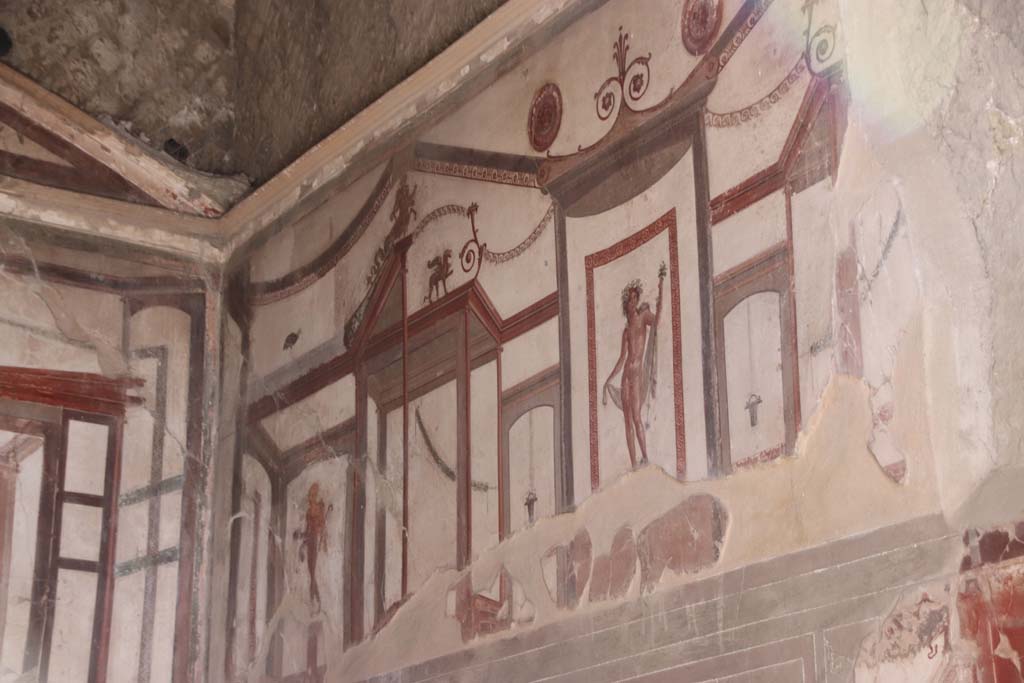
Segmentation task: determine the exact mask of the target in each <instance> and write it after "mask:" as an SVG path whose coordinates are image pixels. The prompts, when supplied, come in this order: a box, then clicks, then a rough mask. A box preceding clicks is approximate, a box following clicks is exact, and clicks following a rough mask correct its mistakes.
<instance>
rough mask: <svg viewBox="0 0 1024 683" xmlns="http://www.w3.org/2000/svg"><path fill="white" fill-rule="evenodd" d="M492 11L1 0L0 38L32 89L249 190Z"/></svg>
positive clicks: (392, 3) (400, 1)
mask: <svg viewBox="0 0 1024 683" xmlns="http://www.w3.org/2000/svg"><path fill="white" fill-rule="evenodd" d="M503 2H504V0H308V1H305V2H295V1H294V0H5V1H4V2H2V3H0V26H2V27H3V29H4V30H6V32H7V33H8V34H9V35H10V37H11V43H12V47H11V49H10V51H9V52H8V53H7V54H6V55H5V56H4V57H3V61H4V62H6V63H8V64H9V65H10V66H12V67H14V68H15V69H17V70H19V71H21V72H22V73H24V74H26V75H28V76H29V77H31V78H32V79H34V80H35V81H36V82H38V83H39V84H40V85H42V86H43V87H45V88H47V89H49V90H51V91H53V92H55V93H57V94H58V95H60V96H62V97H64V98H66V99H68V100H69V101H70V102H72V103H73V104H75V105H76V106H78V107H80V108H82V109H84V110H85V111H86V112H88V113H89V114H92V115H93V116H96V117H98V118H100V119H101V120H104V121H106V122H107V123H112V124H116V125H118V126H120V127H121V128H122V129H124V130H128V131H129V132H131V133H132V134H134V135H135V136H136V137H138V138H140V139H142V140H143V141H144V142H147V143H148V144H150V145H152V146H153V147H155V148H157V149H164V150H165V151H168V152H170V153H176V154H177V155H179V156H178V158H179V159H181V158H183V157H184V154H186V153H187V158H185V159H184V160H185V162H186V163H187V164H188V165H190V166H192V167H193V168H196V169H198V170H201V171H207V172H212V173H220V174H233V173H244V174H246V175H247V176H249V178H251V179H252V180H253V181H254V182H255V183H256V184H260V183H262V182H264V181H265V180H267V179H268V178H270V177H271V176H273V175H274V174H275V173H277V172H278V171H280V170H281V169H282V168H284V166H286V165H287V164H288V163H290V162H291V161H293V160H294V159H295V158H297V157H298V156H299V155H300V154H302V153H303V152H305V151H306V150H307V149H309V148H310V147H311V146H312V145H313V144H315V143H316V142H318V141H319V140H321V139H322V138H323V137H325V136H326V135H328V134H329V133H331V132H332V131H334V130H335V129H336V128H338V127H339V126H341V125H342V124H343V123H345V121H347V120H348V119H350V118H352V117H353V116H354V115H355V114H357V113H358V112H359V111H361V110H362V109H363V108H365V107H366V106H367V105H369V104H370V103H371V102H373V101H374V100H376V99H377V98H378V97H380V96H381V95H383V94H384V93H385V92H387V91H388V90H389V89H391V88H392V87H394V86H395V85H397V84H398V83H399V82H401V81H402V80H403V79H404V78H405V77H406V76H408V75H409V74H411V73H412V72H414V71H415V70H416V69H418V68H419V67H421V66H422V65H423V64H425V63H426V62H427V61H429V60H430V59H431V58H432V57H434V56H435V55H436V54H438V53H439V52H441V51H442V50H443V49H444V48H445V47H447V46H448V45H449V44H451V43H452V42H453V41H454V40H456V39H457V38H459V37H460V36H461V35H463V34H464V33H466V32H467V31H468V30H469V29H471V28H472V27H473V26H475V25H476V24H477V23H479V22H480V21H481V20H482V19H483V18H484V17H486V16H487V15H488V14H489V13H490V12H492V11H494V10H495V9H496V8H497V7H498V6H500V5H501V4H502V3H503ZM169 141H171V142H169ZM182 147H183V148H184V149H182Z"/></svg>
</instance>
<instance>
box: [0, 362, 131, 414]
mask: <svg viewBox="0 0 1024 683" xmlns="http://www.w3.org/2000/svg"><path fill="white" fill-rule="evenodd" d="M140 386H142V381H141V380H138V379H133V378H131V377H120V378H110V377H106V376H104V375H97V374H94V373H89V372H66V371H62V370H41V369H37V368H25V367H14V366H9V365H3V366H0V398H8V399H12V400H15V401H26V402H29V403H45V404H47V405H52V406H59V407H62V408H72V409H75V410H82V411H88V412H91V413H98V414H100V415H111V416H122V415H124V410H125V406H126V405H137V404H139V403H141V401H142V399H140V398H139V397H137V396H133V395H131V394H129V393H128V392H129V391H130V390H131V389H133V388H138V387H140Z"/></svg>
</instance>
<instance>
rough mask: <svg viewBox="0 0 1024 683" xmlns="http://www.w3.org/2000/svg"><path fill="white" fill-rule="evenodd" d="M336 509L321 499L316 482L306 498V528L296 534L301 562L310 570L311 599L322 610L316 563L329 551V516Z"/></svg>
mask: <svg viewBox="0 0 1024 683" xmlns="http://www.w3.org/2000/svg"><path fill="white" fill-rule="evenodd" d="M333 509H334V506H333V505H330V506H328V505H326V504H325V503H324V501H323V498H321V497H320V485H319V484H317V483H316V482H314V483H313V484H312V485H310V487H309V493H308V495H307V496H306V528H305V529H303V530H302V531H296V532H295V538H297V539H299V541H300V542H299V560H300V561H302V560H305V561H306V566H307V568H308V569H309V599H310V602H312V603H314V604H316V607H317V609H319V608H320V588H319V587H318V586H317V583H316V561H317V556H318V555H319V553H320V551H321V550H323V551H326V550H327V514H328V513H329V512H330V511H331V510H333Z"/></svg>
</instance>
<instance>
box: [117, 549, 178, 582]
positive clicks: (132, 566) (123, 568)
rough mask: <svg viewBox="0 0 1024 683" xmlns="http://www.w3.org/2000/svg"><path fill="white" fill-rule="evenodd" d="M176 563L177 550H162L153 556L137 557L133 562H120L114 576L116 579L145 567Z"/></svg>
mask: <svg viewBox="0 0 1024 683" xmlns="http://www.w3.org/2000/svg"><path fill="white" fill-rule="evenodd" d="M177 561H178V548H177V547H174V548H164V549H163V550H161V551H160V552H158V553H156V554H154V555H143V556H142V557H137V558H135V559H134V560H126V561H125V562H121V563H120V564H118V565H117V567H116V568H115V569H114V575H115V576H117V577H122V576H128V575H129V574H134V573H135V572H138V571H142V570H143V569H145V568H146V567H158V566H160V565H162V564H170V563H171V562H177Z"/></svg>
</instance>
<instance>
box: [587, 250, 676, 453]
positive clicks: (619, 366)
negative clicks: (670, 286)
mask: <svg viewBox="0 0 1024 683" xmlns="http://www.w3.org/2000/svg"><path fill="white" fill-rule="evenodd" d="M667 272H668V270H667V269H666V268H665V264H664V263H662V264H661V268H660V269H659V270H658V301H657V303H656V304H655V311H654V312H653V313H652V312H651V307H650V304H648V303H647V302H644V303H640V297H641V295H642V294H643V286H642V285H641V284H640V281H639V280H633V281H632V282H630V283H629V284H627V285H626V286H625V287H624V288H623V290H622V314H623V315H624V316H625V317H626V327H625V329H623V330H622V348H621V350H620V351H619V359H618V360H617V361H616V362H615V368H614V369H612V371H611V374H610V375H608V379H607V380H606V381H605V383H604V393H603V398H602V403H603V404H605V405H607V403H608V397H609V396H611V398H612V401H613V402H614V403H615V405H616V406H618V407H619V408H620V409H621V410H622V416H623V418H624V419H625V421H626V448H627V449H629V461H630V463H631V464H632V466H633V467H634V468H635V467H636V466H637V460H636V446H635V445H634V444H633V441H634V437H635V439H636V442H637V443H638V444H640V464H645V463H646V462H647V438H646V435H645V431H644V424H643V420H642V419H641V417H640V412H641V410H642V409H643V407H644V406H645V405H646V404H647V402H648V400H649V399H650V398H651V397H653V396H654V387H655V383H656V380H657V377H656V375H657V356H658V352H657V334H658V322H659V321H660V320H661V298H662V297H661V294H662V289H663V285H664V283H665V275H666V273H667ZM648 327H650V328H651V334H650V337H648V334H647V328H648ZM620 370H621V371H622V386H621V388H617V387H615V386H613V385H612V383H611V382H612V380H613V379H614V378H615V375H617V374H618V373H619V371H620Z"/></svg>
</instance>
